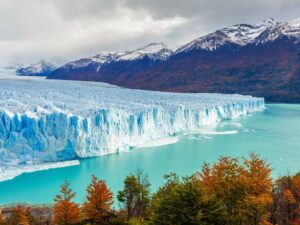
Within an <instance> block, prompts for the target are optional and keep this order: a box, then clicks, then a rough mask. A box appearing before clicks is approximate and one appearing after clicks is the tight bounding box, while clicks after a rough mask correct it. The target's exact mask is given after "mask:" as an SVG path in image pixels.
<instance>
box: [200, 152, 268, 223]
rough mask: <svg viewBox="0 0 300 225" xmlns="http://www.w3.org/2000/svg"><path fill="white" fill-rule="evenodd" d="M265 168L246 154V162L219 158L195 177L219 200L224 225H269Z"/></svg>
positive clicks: (262, 161) (253, 156)
mask: <svg viewBox="0 0 300 225" xmlns="http://www.w3.org/2000/svg"><path fill="white" fill-rule="evenodd" d="M270 173H271V169H270V168H269V165H268V164H267V163H266V162H265V161H264V160H261V159H259V157H258V156H257V155H255V154H252V153H251V154H250V159H243V161H242V163H241V162H240V159H239V158H230V157H221V158H220V159H219V161H218V162H217V163H214V164H213V166H212V167H211V166H209V165H208V164H205V165H204V166H203V167H202V172H201V173H198V174H196V177H198V179H199V181H200V182H201V183H203V185H204V186H205V188H206V190H207V191H208V193H210V194H211V195H215V196H216V197H217V198H218V199H220V200H222V202H223V204H224V207H225V209H226V214H227V218H228V221H227V223H228V224H231V225H235V224H238V225H240V224H247V225H248V224H250V225H258V224H269V222H268V218H269V212H268V207H269V205H270V204H271V203H272V195H271V193H272V180H271V178H270Z"/></svg>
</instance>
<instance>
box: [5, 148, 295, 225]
mask: <svg viewBox="0 0 300 225" xmlns="http://www.w3.org/2000/svg"><path fill="white" fill-rule="evenodd" d="M271 172H272V170H271V167H270V165H269V164H268V163H267V162H266V161H265V160H263V159H261V158H260V157H259V156H258V155H256V154H253V153H251V154H249V156H248V157H246V158H233V157H221V158H219V159H218V161H216V162H215V163H213V164H206V163H205V164H204V165H202V167H199V171H197V172H195V173H194V174H191V175H190V176H185V177H180V176H178V175H177V174H175V173H171V174H167V175H165V177H164V183H163V184H162V185H161V186H160V187H159V188H158V189H157V190H156V191H155V192H152V189H151V181H150V179H149V177H148V176H147V174H146V173H145V172H144V171H142V170H138V171H137V172H135V173H133V174H129V175H128V176H127V177H126V178H125V179H124V182H123V189H122V190H120V191H119V192H118V193H112V192H111V190H110V188H109V187H108V186H107V184H106V182H105V181H104V180H101V179H98V178H97V177H96V176H95V175H93V176H92V177H91V182H90V184H89V185H88V187H87V189H86V199H85V202H84V203H80V204H79V203H77V202H74V201H73V199H74V197H75V195H76V193H74V192H73V191H72V187H71V184H70V183H69V182H68V181H65V182H64V183H63V184H62V185H61V189H60V193H58V194H57V195H56V196H55V197H54V202H53V206H51V207H49V208H48V211H47V213H39V214H37V213H36V209H33V208H32V207H28V206H23V205H21V204H20V205H18V206H16V207H15V208H14V209H13V210H11V211H10V212H9V213H4V211H3V212H2V213H1V214H0V225H40V224H53V225H94V224H103V225H123V224H124V225H125V224H128V225H299V224H300V173H298V174H293V175H291V174H287V175H285V176H281V177H278V178H277V179H272V177H271ZM114 194H115V196H114ZM115 200H116V201H117V203H118V205H119V207H118V208H117V209H115V208H114V205H116V204H114V201H115Z"/></svg>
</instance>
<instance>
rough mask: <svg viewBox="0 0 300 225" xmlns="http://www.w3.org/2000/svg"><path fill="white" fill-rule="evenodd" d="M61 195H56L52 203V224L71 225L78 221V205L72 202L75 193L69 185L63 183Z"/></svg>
mask: <svg viewBox="0 0 300 225" xmlns="http://www.w3.org/2000/svg"><path fill="white" fill-rule="evenodd" d="M60 192H61V194H59V195H56V197H55V199H54V201H55V205H54V223H55V224H56V225H72V224H76V223H78V222H79V221H80V208H79V205H78V204H76V203H74V202H72V199H73V198H74V197H75V193H74V192H72V190H71V189H70V184H69V183H68V182H67V181H65V182H64V184H63V185H62V186H61V189H60Z"/></svg>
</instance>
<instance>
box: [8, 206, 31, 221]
mask: <svg viewBox="0 0 300 225" xmlns="http://www.w3.org/2000/svg"><path fill="white" fill-rule="evenodd" d="M30 216H31V215H30V211H29V210H28V209H26V208H24V207H22V206H21V205H19V206H17V207H16V208H15V209H14V211H13V212H12V214H11V216H10V217H9V218H8V219H6V221H5V223H4V224H7V225H30Z"/></svg>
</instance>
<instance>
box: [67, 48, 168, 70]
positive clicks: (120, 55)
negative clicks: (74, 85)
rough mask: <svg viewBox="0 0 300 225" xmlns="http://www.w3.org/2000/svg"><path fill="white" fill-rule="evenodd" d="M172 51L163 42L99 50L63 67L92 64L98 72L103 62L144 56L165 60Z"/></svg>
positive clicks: (131, 59) (129, 59)
mask: <svg viewBox="0 0 300 225" xmlns="http://www.w3.org/2000/svg"><path fill="white" fill-rule="evenodd" d="M172 54H173V52H172V51H171V50H170V49H168V47H167V46H166V45H165V44H163V43H151V44H148V45H146V46H143V47H140V48H138V49H135V50H133V51H125V52H105V51H101V52H99V53H98V54H96V55H94V56H92V57H90V58H82V59H79V60H76V61H73V62H70V63H68V64H66V65H65V66H64V68H65V69H67V70H68V69H74V68H81V67H86V66H89V65H93V66H94V67H95V69H96V71H97V72H98V71H99V70H100V69H101V67H102V66H103V65H104V64H109V63H112V62H118V61H134V60H139V59H142V58H144V57H148V58H150V59H151V60H154V61H156V60H167V59H168V58H169V57H170V56H171V55H172Z"/></svg>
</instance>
